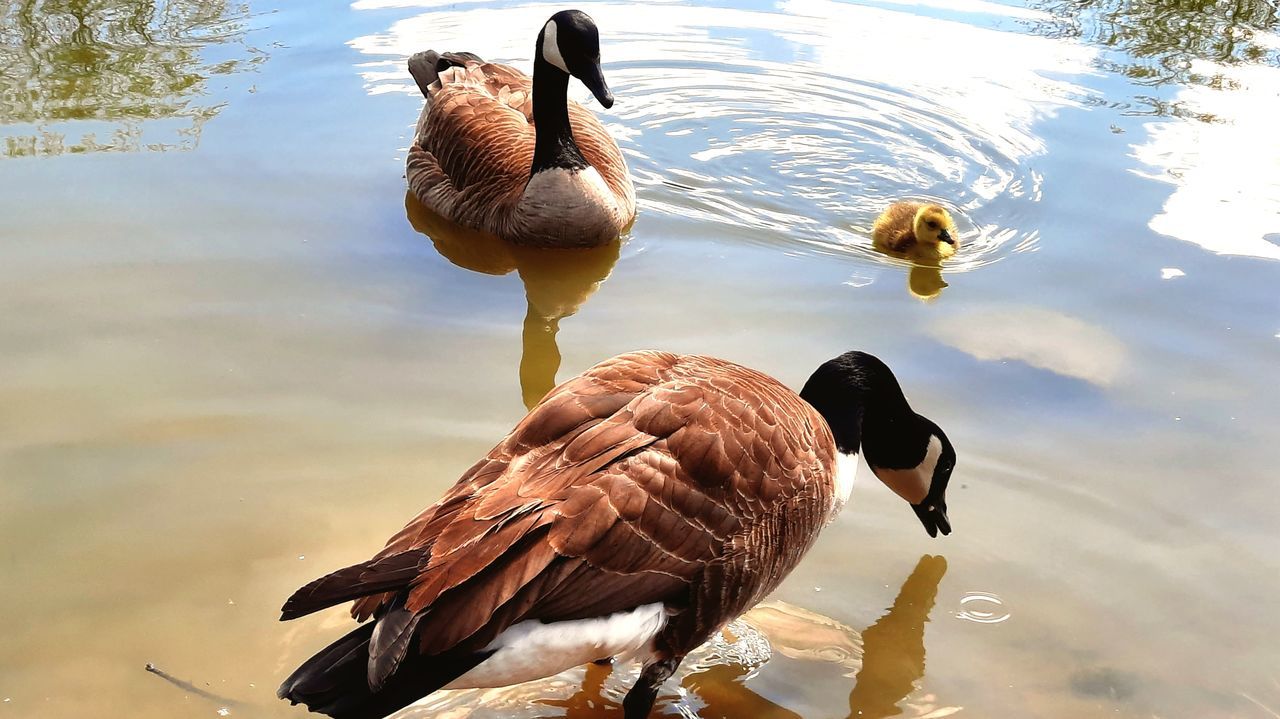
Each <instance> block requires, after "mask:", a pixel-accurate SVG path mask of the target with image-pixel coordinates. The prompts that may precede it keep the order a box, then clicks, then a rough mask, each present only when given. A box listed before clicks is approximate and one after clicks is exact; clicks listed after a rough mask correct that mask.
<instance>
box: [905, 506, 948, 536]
mask: <svg viewBox="0 0 1280 719" xmlns="http://www.w3.org/2000/svg"><path fill="white" fill-rule="evenodd" d="M911 508H912V509H914V510H915V512H916V516H917V517H919V518H920V523H921V524H923V525H924V530H925V531H926V532H928V533H929V536H930V537H936V536H938V532H942V534H943V536H946V535H948V534H951V521H950V520H948V519H947V505H946V504H945V503H943V502H930V501H929V500H928V499H925V501H923V502H921V503H920V504H913V505H911Z"/></svg>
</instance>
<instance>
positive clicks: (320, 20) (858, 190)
mask: <svg viewBox="0 0 1280 719" xmlns="http://www.w3.org/2000/svg"><path fill="white" fill-rule="evenodd" d="M318 5H319V4H315V3H301V2H294V3H271V2H266V1H264V2H257V1H253V2H250V3H248V4H240V3H237V2H220V1H217V0H169V1H168V2H160V3H158V4H155V5H153V4H152V3H150V2H142V1H141V0H100V1H98V2H93V3H83V2H69V1H67V0H12V1H11V2H9V3H7V4H6V5H4V6H3V7H2V8H0V155H2V157H0V218H3V219H2V220H0V578H2V581H0V637H3V638H4V639H3V641H2V642H0V702H2V703H0V717H14V718H15V719H16V718H19V717H20V718H22V719H46V718H59V719H60V718H62V717H88V716H120V717H139V718H144V719H151V718H156V719H160V718H166V719H168V718H172V717H215V716H218V715H219V714H220V713H229V714H230V715H233V716H250V717H297V716H301V715H302V714H303V712H302V711H301V710H300V709H297V708H290V707H288V706H286V705H284V704H283V703H282V702H278V701H276V700H275V698H274V691H275V687H276V686H277V684H278V683H279V682H280V680H281V679H282V678H283V677H284V676H285V675H286V674H287V672H288V671H290V670H291V669H292V668H293V667H294V666H295V665H296V664H297V663H298V662H299V661H301V660H302V659H304V658H305V657H307V656H309V655H310V653H311V652H313V651H314V650H316V649H318V648H319V647H320V646H323V645H324V644H326V643H328V642H329V641H330V640H332V639H333V638H335V637H336V636H337V635H338V634H339V633H341V632H342V631H344V627H345V626H346V625H347V621H348V620H347V619H346V618H345V615H344V613H343V611H342V610H334V611H332V612H329V613H325V614H322V615H320V616H317V617H310V618H307V619H305V620H301V621H297V622H292V623H288V624H281V623H278V622H277V621H276V617H277V611H278V608H279V606H280V604H281V603H282V601H283V600H284V598H285V597H287V596H288V594H289V593H290V592H291V591H292V590H293V589H294V588H296V587H298V586H300V585H301V584H303V583H305V582H307V581H309V580H311V579H313V578H314V577H316V576H319V575H320V574H323V573H325V572H326V571H328V570H331V569H334V568H337V567H340V566H344V565H346V564H348V563H350V562H354V561H358V560H360V559H364V558H366V557H368V556H369V555H370V554H371V553H372V552H373V551H375V550H376V549H378V548H379V547H381V545H382V542H383V541H384V540H385V539H386V537H387V536H389V535H390V534H391V533H392V532H393V531H394V530H396V529H397V528H399V527H400V526H401V524H402V523H403V522H404V521H405V520H407V519H408V518H409V517H411V516H413V515H414V514H415V513H416V512H417V511H418V510H419V509H421V508H422V507H423V506H426V505H427V504H429V503H430V502H432V501H433V500H434V499H435V498H436V497H437V496H438V495H439V494H440V493H441V492H442V491H443V489H444V488H445V487H447V486H448V485H449V484H450V483H451V482H452V481H453V480H454V479H455V478H456V477H457V476H458V475H459V474H460V473H461V471H462V470H463V469H464V468H466V467H467V466H469V465H470V464H471V463H472V461H473V460H474V459H475V458H477V457H478V456H480V455H481V454H482V453H484V452H485V451H487V449H488V448H489V447H490V446H492V444H493V443H494V442H495V441H496V440H497V439H499V438H500V437H501V436H502V435H503V434H505V432H506V431H507V429H509V428H510V426H511V425H512V424H514V423H515V422H516V421H517V420H518V419H519V418H520V417H521V416H522V414H523V413H524V411H525V405H526V402H529V401H533V400H535V399H536V398H537V396H539V395H540V393H541V392H543V391H545V389H546V388H548V387H550V386H551V385H552V384H553V383H554V382H555V381H556V380H557V379H558V380H563V379H565V378H567V377H569V376H572V375H573V374H575V373H577V372H579V371H581V370H583V369H585V368H586V367H588V366H590V365H591V364H593V363H595V362H597V361H599V360H601V359H603V358H605V357H608V356H611V355H613V354H616V353H618V352H622V351H626V350H631V349H636V348H646V347H648V348H661V349H668V350H675V351H684V352H700V353H708V354H715V355H719V356H723V357H726V358H731V359H734V360H737V361H740V362H742V363H744V364H748V365H750V366H753V367H756V368H759V369H761V370H763V371H766V372H769V373H771V374H773V375H775V376H777V377H779V378H780V379H782V380H783V381H785V382H787V383H789V384H790V385H792V386H794V387H799V386H800V385H801V384H802V382H803V381H804V379H805V378H806V377H807V376H808V374H809V372H810V371H812V369H813V368H815V367H816V366H817V365H818V364H819V363H820V362H822V361H824V360H826V359H828V358H830V357H832V356H834V355H836V354H838V353H840V352H842V351H844V350H847V349H851V348H861V349H865V350H868V351H871V352H874V353H876V354H878V355H879V356H881V357H882V358H884V359H885V360H886V361H888V362H889V363H890V365H891V366H893V367H894V368H895V370H896V372H897V374H898V376H899V378H900V379H901V381H902V383H903V385H904V387H905V389H906V391H907V393H908V394H909V396H910V397H911V399H912V401H913V403H914V404H915V405H916V407H917V409H919V410H920V411H921V412H923V413H924V414H927V415H928V416H930V417H931V418H933V419H934V420H936V421H937V422H938V423H939V424H941V425H942V426H943V427H945V428H946V430H947V431H948V433H949V435H950V437H951V439H952V440H953V441H954V443H955V445H956V447H957V448H958V451H959V464H958V468H957V470H956V474H955V476H954V478H953V480H952V487H953V489H952V492H951V497H950V502H949V503H950V505H951V510H950V514H951V519H952V522H953V524H954V527H955V532H954V534H952V535H951V536H950V537H946V538H941V539H937V540H931V539H930V538H929V537H928V536H926V534H925V533H924V532H923V531H921V528H920V526H919V523H918V522H917V521H916V519H915V518H914V517H913V516H912V514H911V512H910V511H909V510H908V509H907V508H906V507H904V506H902V504H901V502H900V501H898V500H897V499H896V498H895V497H893V496H892V495H891V494H890V493H889V492H888V490H887V489H885V488H884V487H882V486H880V485H879V484H878V483H876V482H874V480H871V481H867V480H869V479H870V475H869V473H864V474H863V475H862V477H863V481H862V482H861V483H860V485H859V486H858V488H857V489H856V490H855V491H854V495H853V501H852V503H851V505H850V507H848V508H847V509H846V510H845V512H844V514H843V515H842V517H841V518H840V519H839V520H838V521H837V522H836V523H835V524H833V525H832V526H831V527H829V528H828V529H827V530H826V532H825V534H824V535H823V537H822V539H821V540H820V542H819V543H818V545H817V546H816V548H815V549H814V550H813V552H812V553H811V554H810V555H809V556H808V558H807V559H806V560H805V562H804V563H803V564H802V565H801V567H800V568H799V569H798V570H797V571H796V572H795V573H794V574H793V575H792V576H791V578H790V579H789V580H788V581H787V582H786V583H785V584H784V585H783V586H782V587H781V588H780V589H779V591H778V592H777V594H776V597H775V599H776V603H774V604H770V605H768V606H766V607H763V608H761V609H760V610H757V612H756V613H755V615H754V616H753V618H752V624H753V625H754V626H752V625H735V627H734V630H733V634H732V636H731V637H727V638H724V639H721V640H719V641H718V643H717V645H716V646H713V647H711V648H709V649H708V650H706V651H704V652H702V653H701V654H700V655H699V656H698V657H696V658H695V659H694V660H693V661H691V662H689V665H688V667H687V670H686V671H685V672H684V673H682V675H681V676H680V678H679V679H678V681H673V682H672V683H670V684H669V686H668V687H667V688H666V690H664V694H663V698H662V701H661V703H660V705H659V708H660V710H661V711H662V712H664V713H665V714H668V715H677V714H679V715H683V716H687V717H693V716H698V717H706V718H710V717H749V716H752V717H765V716H767V717H805V718H806V719H809V718H816V717H844V716H855V717H888V716H894V715H897V714H899V713H901V714H902V715H905V716H908V717H930V718H931V719H936V718H940V717H944V716H971V717H1064V718H1066V717H1072V718H1074V717H1102V716H1106V717H1134V718H1138V717H1141V718H1144V719H1146V718H1148V717H1161V718H1164V719H1167V718H1169V717H1193V718H1204V717H1210V718H1215V717H1243V718H1246V719H1247V718H1250V717H1257V718H1258V719H1267V718H1268V717H1277V716H1280V641H1277V636H1280V599H1278V598H1277V595H1278V593H1280V556H1278V555H1277V546H1278V544H1277V542H1278V541H1280V523H1277V521H1276V517H1277V516H1278V515H1280V488H1278V487H1277V484H1276V482H1277V479H1278V478H1277V476H1276V468H1277V466H1280V441H1277V440H1280V381H1278V374H1277V369H1280V289H1278V288H1280V149H1278V148H1280V144H1278V143H1277V142H1276V139H1275V138H1276V134H1275V131H1274V127H1275V123H1276V118H1277V116H1280V21H1278V19H1277V12H1276V10H1274V9H1273V8H1272V7H1271V6H1269V5H1268V4H1267V3H1266V2H1264V1H1263V0H1238V1H1237V2H1218V3H1212V2H1205V1H1204V0H1194V1H1191V2H1183V3H1177V4H1171V3H1158V2H1155V1H1154V0H1133V1H1130V2H1125V1H1122V0H1079V1H1077V2H1067V1H1066V0H1062V1H1060V2H1059V1H1056V0H1045V1H1044V2H1033V4H1031V5H1021V4H1012V5H1006V4H999V3H995V2H987V1H986V0H955V1H954V2H952V1H946V2H944V1H943V0H933V1H931V2H925V3H923V4H919V5H915V4H906V3H901V2H895V1H894V0H872V1H869V2H862V3H852V2H849V3H846V2H834V1H832V0H779V1H778V2H762V1H760V0H744V1H743V2H737V3H734V2H727V1H726V2H714V1H713V2H698V3H692V4H686V3H679V4H677V3H616V2H602V3H597V2H583V3H580V4H579V7H581V8H582V9H584V10H586V11H587V12H589V13H590V14H591V15H592V16H593V17H594V18H595V19H596V21H597V22H598V23H599V25H600V27H601V29H602V33H603V43H604V46H603V55H604V68H605V73H606V76H607V78H608V80H609V82H610V85H611V86H612V87H613V89H614V92H615V94H616V95H617V99H618V101H617V104H616V105H615V106H614V108H613V109H612V110H610V111H601V112H600V115H601V117H602V118H603V120H604V122H605V123H606V125H607V126H608V127H609V129H610V130H611V132H612V133H613V134H614V136H615V137H617V138H618V140H619V142H620V144H621V145H622V148H623V150H624V152H625V153H626V155H627V158H628V162H629V163H630V167H631V171H632V174H633V175H634V177H635V180H636V185H637V194H638V197H639V204H640V213H639V217H638V219H637V221H636V223H635V226H634V228H633V229H632V231H631V232H630V233H629V235H628V236H627V237H626V238H625V241H624V242H623V243H621V244H620V245H615V246H612V247H607V248H604V249H602V250H599V251H596V252H593V253H587V254H584V255H577V256H572V257H570V256H551V257H548V256H547V255H546V254H545V253H541V254H539V253H532V252H528V251H521V250H512V249H510V248H507V247H504V246H501V245H497V244H495V243H493V242H486V241H485V240H484V238H479V239H477V238H473V237H469V236H467V235H465V234H457V233H452V234H451V233H449V232H445V231H441V230H440V229H439V223H438V222H437V221H436V220H434V219H433V218H431V217H429V216H428V215H426V214H425V213H424V212H423V211H422V209H421V208H420V207H417V206H416V205H415V204H414V203H413V202H406V198H405V191H404V188H405V185H404V179H403V158H404V154H405V150H406V147H407V146H408V144H409V142H410V139H411V138H410V134H411V131H412V126H413V123H414V121H415V120H416V117H417V114H418V109H419V107H420V97H419V96H418V95H417V94H416V91H415V90H414V88H413V84H412V82H411V81H410V79H409V77H408V75H407V73H406V72H405V71H404V59H405V57H406V56H407V55H408V54H409V53H411V52H413V51H416V50H419V49H425V48H428V47H434V48H437V49H455V50H471V51H474V52H477V53H479V54H481V55H482V56H485V57H487V58H489V59H498V60H503V61H508V62H511V63H514V64H516V65H517V66H519V67H522V68H528V67H529V63H530V56H531V54H532V49H533V45H534V37H535V35H536V33H537V30H538V27H539V26H540V24H541V23H542V22H543V21H545V19H546V17H547V16H549V15H550V14H551V13H552V12H553V11H554V10H556V9H559V8H560V7H561V6H558V5H547V4H519V3H512V2H508V1H506V0H475V1H471V2H461V3H446V2H433V1H432V0H358V1H357V2H355V3H354V4H352V5H350V6H347V5H342V4H332V3H331V4H326V5H325V6H323V7H319V6H318ZM571 93H572V94H573V96H574V97H576V98H579V99H581V100H583V101H585V100H586V98H588V93H587V91H586V90H585V89H584V88H582V87H581V86H580V85H577V84H574V85H573V86H572V88H571ZM591 106H592V107H593V108H594V109H596V110H597V111H599V106H598V105H595V104H594V103H592V104H591ZM904 197H907V198H933V199H937V200H940V201H942V202H945V203H946V204H948V205H950V206H952V207H954V208H955V209H956V214H957V219H958V222H959V224H960V229H961V234H962V241H963V246H962V248H961V251H960V253H959V255H958V256H957V257H956V259H955V261H954V262H952V263H950V264H948V265H947V266H946V267H945V268H944V270H943V272H942V274H941V275H940V276H939V275H938V273H937V272H930V271H928V270H919V269H916V270H912V269H911V268H908V267H907V266H905V265H903V264H900V263H898V262H896V261H894V260H890V259H888V258H885V257H882V256H880V255H878V254H876V253H875V252H873V251H871V249H870V239H869V228H870V225H871V222H872V220H873V219H874V217H875V214H876V212H877V211H878V210H879V208H881V207H882V206H883V205H884V204H885V203H886V202H888V201H890V200H892V199H897V198H904ZM428 234H433V235H434V237H429V236H428ZM944 283H945V286H944ZM148 662H154V664H155V666H156V667H158V668H159V669H160V670H162V671H164V672H167V673H168V674H169V675H171V676H173V677H175V678H177V679H180V680H185V681H188V682H191V683H193V684H194V685H195V688H197V689H200V690H201V691H203V692H208V693H210V694H211V695H213V696H212V697H210V696H203V695H201V694H200V693H199V692H193V691H191V690H190V689H189V688H187V689H184V688H181V687H178V686H175V685H173V684H172V683H170V682H167V681H164V680H163V679H161V678H159V677H157V676H154V675H152V674H149V673H147V672H146V671H144V665H146V664H147V663H148ZM620 671H621V670H620ZM622 673H623V674H624V676H617V675H610V673H609V672H608V671H606V670H603V669H601V668H598V667H596V668H592V669H591V670H589V671H586V670H577V671H575V672H570V673H568V674H566V675H564V676H561V677H558V678H556V679H553V680H548V681H546V682H541V683H535V684H531V685H526V686H523V687H518V688H513V689H507V690H499V691H494V692H460V693H452V694H444V695H439V696H437V697H433V698H432V699H431V700H430V705H429V709H417V710H414V711H411V712H410V715H412V716H426V715H428V714H430V715H431V716H469V715H470V716H477V717H481V716H486V715H489V716H505V717H535V716H537V717H541V716H571V717H610V716H620V710H619V708H618V704H617V702H618V701H619V699H620V697H621V695H622V693H623V692H624V691H625V688H626V681H627V676H625V672H622ZM433 710H434V711H433Z"/></svg>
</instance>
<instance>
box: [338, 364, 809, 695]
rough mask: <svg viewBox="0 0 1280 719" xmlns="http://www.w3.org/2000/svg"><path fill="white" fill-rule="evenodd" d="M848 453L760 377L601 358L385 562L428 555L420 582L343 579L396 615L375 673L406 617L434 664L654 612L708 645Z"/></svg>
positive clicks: (767, 575) (795, 547)
mask: <svg viewBox="0 0 1280 719" xmlns="http://www.w3.org/2000/svg"><path fill="white" fill-rule="evenodd" d="M712 380H715V381H714V383H713V382H712ZM766 408H767V411H766ZM834 453H835V451H834V441H833V440H832V439H831V436H830V431H829V430H827V428H826V425H825V423H823V422H822V420H821V418H820V417H818V416H817V415H816V411H814V410H813V409H812V408H811V407H809V405H807V404H806V403H804V402H803V400H801V399H800V398H799V397H798V396H796V395H795V394H794V393H793V392H791V391H790V390H787V389H786V388H785V387H782V386H781V385H779V384H778V383H777V382H776V381H775V380H772V379H770V378H768V377H766V376H764V375H761V374H759V373H755V372H753V371H751V370H747V369H745V368H742V367H739V366H737V365H733V364H731V363H727V362H724V361H722V360H714V359H711V358H705V357H692V356H683V357H682V356H677V355H670V354H665V353H634V354H630V355H622V356H619V357H617V358H614V359H613V360H610V361H607V362H605V363H602V364H600V365H597V366H596V367H594V368H592V369H591V370H588V371H587V372H585V373H583V374H582V375H580V376H579V377H576V378H574V379H572V380H570V381H569V382H566V383H565V384H563V385H561V386H560V387H558V388H556V389H555V390H553V391H552V393H551V394H550V395H548V397H547V398H546V399H545V400H543V402H542V403H540V404H539V405H538V406H536V407H535V408H534V409H533V410H532V411H531V412H530V413H529V415H528V416H527V417H526V418H525V419H524V420H522V421H521V422H520V423H519V424H518V425H517V426H516V427H515V429H513V430H512V432H511V433H510V434H509V435H508V436H507V438H506V439H504V440H503V441H502V442H501V443H499V444H498V446H497V447H495V448H494V449H493V451H492V452H490V454H489V456H488V457H486V458H485V459H484V460H482V461H481V462H479V463H477V464H476V465H475V466H473V467H472V468H471V469H470V470H469V471H468V472H467V473H466V474H464V475H463V477H462V478H461V479H460V480H459V481H458V483H457V484H456V485H455V486H454V487H453V488H452V489H451V490H450V491H449V492H448V493H446V495H445V497H443V498H442V499H441V500H440V501H439V502H438V503H437V504H436V505H434V506H432V507H430V508H428V509H427V510H425V511H424V512H423V513H422V514H420V515H419V516H418V517H417V518H415V519H414V520H413V521H411V522H410V523H409V524H408V525H407V526H406V527H405V529H404V530H402V531H401V532H399V533H398V534H397V535H395V536H394V537H392V539H391V540H390V541H389V542H388V544H387V547H386V548H385V549H384V550H383V552H382V553H380V554H379V555H378V556H376V557H375V558H374V560H371V563H370V566H373V564H376V563H377V562H391V561H392V560H391V559H390V558H391V557H397V558H399V559H396V560H395V561H396V562H399V563H400V564H403V565H404V566H409V564H410V559H413V560H414V561H413V563H412V566H413V567H414V573H413V576H412V577H411V578H409V579H407V580H406V581H404V582H403V584H401V585H400V586H399V587H389V586H388V584H387V583H386V582H372V581H369V582H367V583H366V584H364V585H360V583H361V582H365V581H366V580H365V579H364V575H362V574H359V573H348V574H345V575H343V576H344V577H348V578H350V579H351V581H353V582H355V583H356V584H357V585H358V586H353V587H351V588H350V589H349V590H348V593H356V592H364V593H367V594H371V595H372V596H369V597H366V598H365V599H362V600H360V602H358V603H357V606H356V608H355V610H354V613H355V614H356V616H357V618H364V617H368V616H372V615H378V616H382V617H395V624H394V625H393V626H392V627H391V628H390V629H389V630H388V634H387V636H388V637H390V638H392V639H393V640H394V641H386V642H381V641H379V642H375V644H378V645H379V646H382V645H383V644H385V646H386V647H387V649H386V650H384V651H383V652H382V655H383V656H384V657H386V658H384V659H383V662H384V663H383V664H379V665H378V666H377V667H376V668H375V667H374V666H373V664H372V662H373V661H374V660H371V667H370V676H371V678H377V677H383V678H385V675H384V674H382V671H384V670H385V669H386V666H387V665H386V663H385V662H388V661H392V660H394V661H396V662H398V661H399V659H398V657H396V656H395V652H400V649H401V643H400V639H401V637H402V636H403V634H402V632H403V628H404V627H406V626H408V625H407V624H406V623H405V620H404V618H403V617H401V616H400V614H399V613H398V612H399V611H400V610H401V609H403V611H407V612H409V613H411V614H413V615H414V616H415V617H416V618H417V621H416V623H415V625H414V626H413V627H412V628H411V629H410V631H416V633H417V637H418V638H419V643H418V645H417V646H418V651H419V652H421V653H425V654H438V653H441V652H444V651H448V650H450V649H452V648H454V647H458V646H465V647H469V648H471V649H481V648H483V647H484V646H485V645H486V644H487V643H488V642H489V641H491V640H492V639H493V637H495V636H497V634H499V633H501V631H503V630H504V629H505V628H506V627H508V626H510V625H511V624H514V623H516V622H519V621H524V620H528V619H538V620H542V621H559V620H563V619H573V618H584V617H595V616H602V615H607V614H611V613H615V612H619V611H624V610H629V609H632V608H634V607H636V606H639V605H641V604H648V603H652V602H663V603H664V604H666V606H667V607H668V609H669V611H672V612H674V613H675V614H676V615H678V616H677V617H676V618H675V619H673V620H672V621H671V622H670V623H669V627H671V628H672V629H671V631H675V630H676V629H677V628H678V629H679V631H680V632H683V634H681V635H679V636H682V637H683V639H679V640H678V641H684V642H688V641H695V640H696V642H697V643H701V641H702V640H704V639H705V638H706V636H708V635H709V633H710V632H713V631H715V629H717V628H718V627H719V626H720V625H721V624H723V623H724V622H727V621H728V620H730V619H732V618H733V617H734V616H736V615H737V613H740V612H741V611H743V610H745V608H747V607H749V606H751V605H752V604H754V603H755V602H756V601H758V600H759V599H760V598H761V597H763V596H764V594H765V593H767V592H768V591H771V590H772V589H773V587H774V586H776V584H777V582H778V581H780V580H781V578H782V577H783V576H785V575H786V573H787V572H788V571H789V569H790V567H791V566H794V563H795V562H796V561H798V560H799V556H800V555H801V554H803V552H804V550H806V549H807V548H808V544H809V543H810V542H811V541H812V537H813V536H815V535H816V533H817V529H818V528H820V527H821V526H822V523H823V522H825V517H826V516H827V514H826V513H827V512H828V511H829V509H830V507H831V506H832V499H831V497H830V496H828V492H829V490H827V489H826V488H825V487H826V485H825V483H824V482H820V481H816V480H817V478H818V477H819V476H820V475H821V474H822V473H824V472H828V471H830V469H831V467H832V466H833V464H834ZM797 537H798V538H800V541H798V543H797V541H796V538H797ZM400 564H397V565H396V566H400ZM387 566H390V564H388V565H387ZM343 571H346V570H343ZM397 576H402V575H397ZM708 583H711V584H712V585H715V586H708ZM725 583H727V584H725ZM373 592H378V594H373ZM726 592H728V593H731V594H732V597H731V598H730V599H729V600H726V598H725V593H726ZM711 602H718V603H719V604H718V605H717V606H715V607H713V606H710V605H709V603H711ZM400 603H402V604H403V606H402V607H401V604H400ZM379 621H384V619H380V620H379ZM393 630H394V631H393ZM676 637H677V635H675V634H672V635H671V636H670V637H668V638H667V640H666V641H669V642H677V638H676ZM690 648H691V647H690ZM401 656H403V654H402V653H401Z"/></svg>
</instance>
